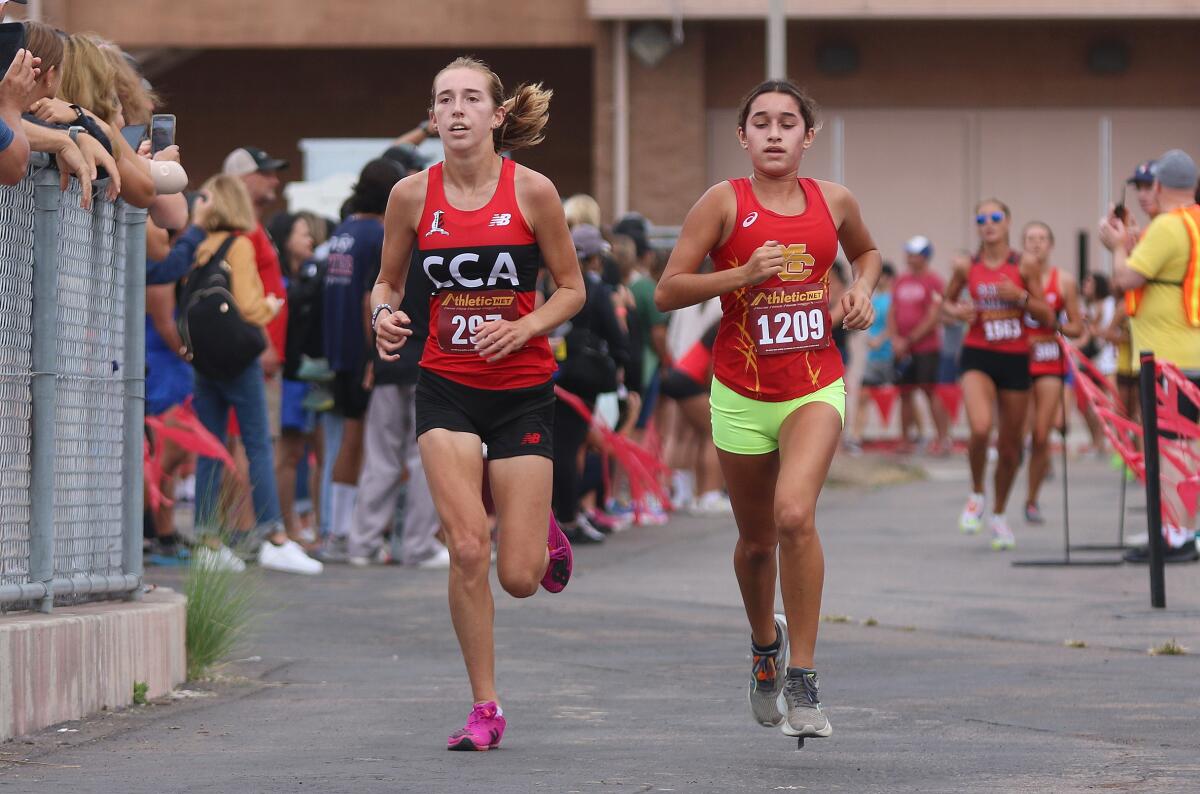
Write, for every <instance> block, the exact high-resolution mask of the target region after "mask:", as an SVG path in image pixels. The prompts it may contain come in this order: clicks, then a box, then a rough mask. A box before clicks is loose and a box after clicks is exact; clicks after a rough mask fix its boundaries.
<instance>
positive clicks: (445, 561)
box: [417, 546, 450, 571]
mask: <svg viewBox="0 0 1200 794" xmlns="http://www.w3.org/2000/svg"><path fill="white" fill-rule="evenodd" d="M449 567H450V549H448V548H446V547H445V546H442V547H441V548H440V549H438V550H437V551H435V552H434V553H433V554H432V555H430V556H428V557H426V558H425V559H423V560H421V561H420V562H419V563H417V568H419V569H420V570H422V571H443V570H445V569H447V568H449Z"/></svg>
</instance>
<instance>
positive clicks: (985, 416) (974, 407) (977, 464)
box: [962, 369, 1020, 493]
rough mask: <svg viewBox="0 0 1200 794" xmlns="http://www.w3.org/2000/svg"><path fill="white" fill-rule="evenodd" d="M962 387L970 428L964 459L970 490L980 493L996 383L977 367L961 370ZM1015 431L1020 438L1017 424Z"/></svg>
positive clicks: (985, 469)
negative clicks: (969, 474) (968, 464)
mask: <svg viewBox="0 0 1200 794" xmlns="http://www.w3.org/2000/svg"><path fill="white" fill-rule="evenodd" d="M962 390H963V402H964V403H965V405H966V409H967V425H968V427H969V428H970V431H971V435H970V438H969V440H968V441H967V460H968V462H969V463H970V465H971V492H972V493H983V479H984V475H985V474H986V473H987V451H988V443H989V442H990V441H991V436H992V422H993V421H994V416H993V413H994V408H993V407H992V406H993V405H994V404H995V402H996V384H995V383H993V382H992V379H991V378H989V377H988V376H987V375H985V374H984V373H982V372H980V371H979V370H977V369H970V370H967V371H966V372H964V373H963V376H962ZM1016 432H1017V434H1018V438H1019V433H1020V428H1019V426H1018V428H1017V430H1016ZM1017 443H1020V441H1019V440H1018V442H1017Z"/></svg>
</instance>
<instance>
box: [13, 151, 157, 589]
mask: <svg viewBox="0 0 1200 794" xmlns="http://www.w3.org/2000/svg"><path fill="white" fill-rule="evenodd" d="M35 158H36V159H35V162H34V165H33V166H32V167H31V169H30V174H29V176H28V177H26V179H25V180H24V181H23V182H21V184H19V185H16V186H13V187H0V611H3V610H6V609H8V610H11V609H27V608H36V609H41V610H43V611H49V610H50V609H51V608H52V606H53V604H54V603H60V604H61V603H75V602H79V601H85V600H91V599H95V598H107V597H131V596H134V597H135V596H136V594H137V593H138V592H139V590H140V587H141V573H142V566H141V535H142V529H141V527H142V433H143V428H142V416H143V402H144V394H145V391H144V382H143V377H144V372H145V363H144V362H145V344H144V341H145V340H144V336H143V335H144V329H145V325H144V319H143V317H144V313H145V211H144V210H138V209H134V208H132V207H128V206H126V205H125V204H124V203H123V202H121V201H116V202H112V201H109V200H107V199H106V198H104V196H103V190H104V183H103V182H101V183H99V185H98V186H97V188H96V196H95V197H94V200H93V204H92V208H91V209H90V210H84V209H82V208H81V207H80V199H81V195H80V188H79V184H78V182H76V181H74V180H72V181H71V186H70V188H69V189H68V190H67V192H65V193H62V192H61V190H60V188H59V175H58V172H57V171H55V170H54V168H53V167H52V166H51V165H50V164H49V162H48V159H46V158H44V157H41V156H37V155H35Z"/></svg>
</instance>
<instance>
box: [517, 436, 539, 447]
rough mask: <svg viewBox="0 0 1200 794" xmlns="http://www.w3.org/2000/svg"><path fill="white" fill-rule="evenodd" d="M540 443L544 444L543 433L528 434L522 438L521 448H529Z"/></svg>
mask: <svg viewBox="0 0 1200 794" xmlns="http://www.w3.org/2000/svg"><path fill="white" fill-rule="evenodd" d="M540 443H542V434H541V433H526V434H525V435H523V436H521V446H523V447H525V446H529V445H530V444H540Z"/></svg>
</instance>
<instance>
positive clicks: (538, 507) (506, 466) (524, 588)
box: [488, 406, 570, 598]
mask: <svg viewBox="0 0 1200 794" xmlns="http://www.w3.org/2000/svg"><path fill="white" fill-rule="evenodd" d="M564 408H565V406H564ZM566 410H570V409H566ZM488 479H489V480H490V481H491V484H492V498H493V499H494V500H495V502H496V517H497V520H498V521H499V526H500V529H499V533H498V535H499V543H500V548H499V551H498V552H497V553H496V572H497V573H498V574H499V577H500V585H501V587H503V588H504V589H505V591H506V592H508V594H509V595H511V596H514V597H515V598H528V597H529V596H531V595H533V594H534V593H536V592H537V591H538V585H539V583H540V582H541V580H542V577H543V576H544V575H545V574H546V566H548V565H549V564H550V553H549V551H548V549H547V547H546V529H547V525H548V522H549V520H550V485H551V483H552V481H553V479H554V464H553V462H552V461H551V460H550V459H549V458H545V457H542V456H540V455H521V456H518V457H513V458H502V459H501V460H493V461H489V462H488Z"/></svg>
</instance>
